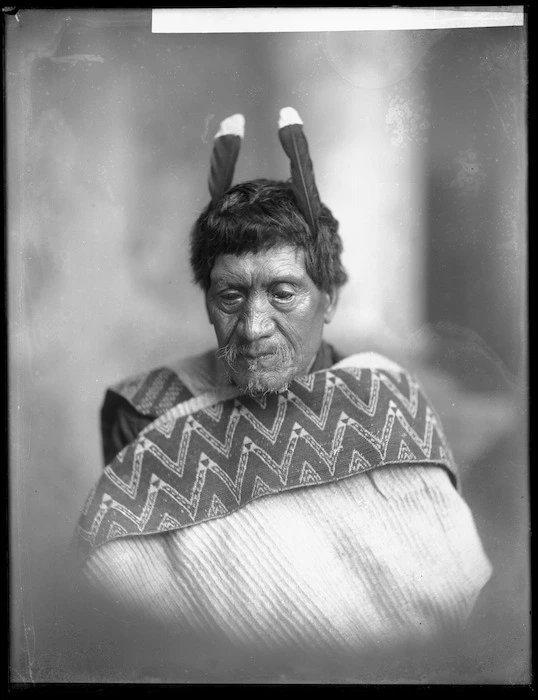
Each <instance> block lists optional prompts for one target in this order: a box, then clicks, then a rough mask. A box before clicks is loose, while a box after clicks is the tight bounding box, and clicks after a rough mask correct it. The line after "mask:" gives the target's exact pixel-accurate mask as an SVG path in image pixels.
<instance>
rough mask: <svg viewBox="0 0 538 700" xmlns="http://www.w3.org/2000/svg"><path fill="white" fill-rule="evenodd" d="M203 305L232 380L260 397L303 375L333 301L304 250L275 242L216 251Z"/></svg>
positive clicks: (330, 314) (317, 343) (315, 350)
mask: <svg viewBox="0 0 538 700" xmlns="http://www.w3.org/2000/svg"><path fill="white" fill-rule="evenodd" d="M206 307H207V312H208V315H209V320H210V322H211V324H212V325H213V326H214V328H215V333H216V335H217V340H218V344H219V349H220V354H221V357H222V358H223V360H224V363H225V367H226V371H227V373H228V375H229V377H230V378H231V380H232V381H233V382H234V383H235V384H237V385H238V386H239V387H240V388H241V389H243V390H244V391H245V392H247V393H249V394H252V395H263V394H265V393H267V392H277V391H279V390H282V389H283V388H285V387H286V386H287V385H288V384H289V382H291V381H292V380H293V379H294V378H295V377H296V376H300V375H301V374H305V373H307V372H308V370H309V368H310V366H311V365H312V362H313V361H314V358H315V356H316V353H317V351H318V349H319V346H320V344H321V340H322V336H323V328H324V324H325V323H330V321H331V320H332V318H333V315H334V312H335V309H336V300H335V298H332V297H331V296H330V295H329V294H327V293H326V292H323V291H321V290H320V289H318V288H317V287H316V285H315V284H314V282H313V281H312V279H311V278H310V276H309V275H308V273H307V272H306V269H305V264H304V252H303V250H301V249H296V248H292V247H289V246H277V247H273V248H271V249H269V250H267V251H260V252H258V253H255V254H254V253H245V254H243V255H221V256H219V257H218V258H217V260H216V263H215V265H214V267H213V270H212V271H211V285H210V288H209V290H208V292H207V294H206Z"/></svg>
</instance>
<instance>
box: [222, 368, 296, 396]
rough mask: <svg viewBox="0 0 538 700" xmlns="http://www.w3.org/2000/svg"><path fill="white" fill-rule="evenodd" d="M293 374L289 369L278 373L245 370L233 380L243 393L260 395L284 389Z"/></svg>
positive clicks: (275, 392)
mask: <svg viewBox="0 0 538 700" xmlns="http://www.w3.org/2000/svg"><path fill="white" fill-rule="evenodd" d="M293 376H294V375H293V372H291V371H290V372H282V373H279V374H278V375H276V374H273V373H269V372H267V373H266V372H245V373H244V374H241V375H238V376H236V377H234V381H235V383H236V384H237V386H238V387H239V388H240V389H242V390H243V391H244V392H245V394H248V395H249V396H256V397H260V396H265V395H266V394H277V393H278V392H279V391H284V390H285V389H287V387H288V384H289V383H290V382H291V381H292V379H293Z"/></svg>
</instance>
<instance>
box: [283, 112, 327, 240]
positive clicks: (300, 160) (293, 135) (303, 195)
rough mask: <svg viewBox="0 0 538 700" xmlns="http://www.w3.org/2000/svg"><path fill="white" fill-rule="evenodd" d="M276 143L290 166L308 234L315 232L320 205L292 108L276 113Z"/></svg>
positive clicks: (309, 162) (306, 152)
mask: <svg viewBox="0 0 538 700" xmlns="http://www.w3.org/2000/svg"><path fill="white" fill-rule="evenodd" d="M278 127H279V128H278V136H279V139H280V143H281V144H282V147H283V148H284V151H285V152H286V155H287V156H288V158H289V159H290V162H291V188H292V190H293V194H294V196H295V199H296V201H297V206H298V207H299V209H300V211H301V213H302V214H303V216H304V217H305V219H306V221H307V223H308V224H309V226H310V228H311V230H312V232H313V233H314V234H315V233H316V232H317V217H318V214H319V212H320V209H321V201H320V198H319V194H318V189H317V187H316V181H315V179H314V166H313V165H312V160H311V158H310V153H309V151H308V142H307V140H306V136H305V135H304V131H303V122H302V120H301V117H300V116H299V115H298V114H297V112H296V111H295V110H294V109H293V107H284V108H283V109H281V110H280V119H279V121H278Z"/></svg>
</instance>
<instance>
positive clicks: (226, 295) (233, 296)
mask: <svg viewBox="0 0 538 700" xmlns="http://www.w3.org/2000/svg"><path fill="white" fill-rule="evenodd" d="M219 298H220V300H221V301H223V302H224V303H225V304H237V303H238V302H240V301H241V299H242V298H243V297H242V296H241V294H239V293H238V292H223V293H222V294H220V295H219Z"/></svg>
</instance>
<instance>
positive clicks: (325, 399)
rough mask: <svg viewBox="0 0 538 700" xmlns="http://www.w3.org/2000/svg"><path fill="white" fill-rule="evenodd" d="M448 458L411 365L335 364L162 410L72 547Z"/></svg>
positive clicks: (92, 502)
mask: <svg viewBox="0 0 538 700" xmlns="http://www.w3.org/2000/svg"><path fill="white" fill-rule="evenodd" d="M410 463H416V464H420V463H424V464H438V465H441V466H444V467H445V468H446V469H447V470H448V472H449V473H450V474H451V476H452V478H453V480H454V482H455V483H456V478H457V475H456V467H455V464H454V460H453V457H452V454H451V452H450V449H449V448H448V445H447V443H446V439H445V437H444V435H443V431H442V428H441V425H440V422H439V420H438V418H437V417H436V415H435V413H434V411H433V409H432V408H431V406H430V405H429V403H428V401H427V399H426V397H425V396H424V394H423V393H422V392H421V390H420V388H419V386H418V384H417V382H416V381H415V380H414V379H413V378H412V377H411V376H410V375H408V374H406V373H403V372H402V373H401V374H400V375H398V376H397V375H392V374H389V373H388V372H387V371H385V370H365V369H354V368H345V369H334V370H324V371H320V372H316V373H314V374H312V375H309V376H308V377H303V378H301V379H300V380H296V381H294V382H293V383H292V384H291V385H290V388H289V390H288V391H286V392H283V393H281V394H278V395H272V396H268V397H265V398H263V399H254V398H251V397H246V396H242V397H238V398H234V399H230V400H227V401H224V402H221V403H219V404H216V405H215V406H211V407H209V408H205V409H203V410H200V411H197V412H195V413H193V414H191V415H188V416H185V417H182V418H177V419H174V418H171V417H170V416H169V415H167V414H164V415H163V416H161V417H160V418H159V419H157V420H156V421H154V423H153V424H152V425H151V426H150V428H149V430H145V431H144V434H143V435H142V436H140V437H139V438H138V439H137V440H136V441H135V442H133V443H132V444H131V445H129V446H127V447H126V448H125V449H124V450H122V452H120V454H119V455H118V456H117V458H116V459H115V460H114V461H113V462H112V463H111V464H110V465H108V466H107V467H106V468H105V470H104V473H103V475H102V477H101V479H100V481H99V483H98V484H97V486H96V488H95V489H94V490H93V491H92V493H91V494H90V496H89V498H88V500H87V502H86V505H85V507H84V509H83V512H82V516H81V519H80V522H79V527H78V535H79V544H80V550H81V552H82V553H85V554H87V553H89V552H90V551H91V550H92V549H93V548H95V547H97V546H100V545H102V544H104V543H106V542H108V541H109V540H111V539H114V538H117V537H123V536H126V535H147V534H155V533H158V532H163V531H166V530H170V529H178V528H182V527H188V526H192V525H196V524H198V523H201V522H205V521H207V520H210V519H213V518H217V517H223V516H225V515H227V514H229V513H231V512H233V511H235V510H237V509H239V508H241V507H243V506H244V505H246V504H247V503H250V502H251V501H252V500H254V499H256V498H260V497H263V496H266V495H269V494H276V493H281V492H283V491H288V490H290V489H295V488H305V487H310V486H314V485H319V484H323V483H330V482H333V481H337V480H339V479H342V478H348V477H351V476H353V475H355V474H358V473H361V472H364V471H367V470H371V469H375V468H377V467H380V466H383V465H387V464H401V465H405V464H410Z"/></svg>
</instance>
